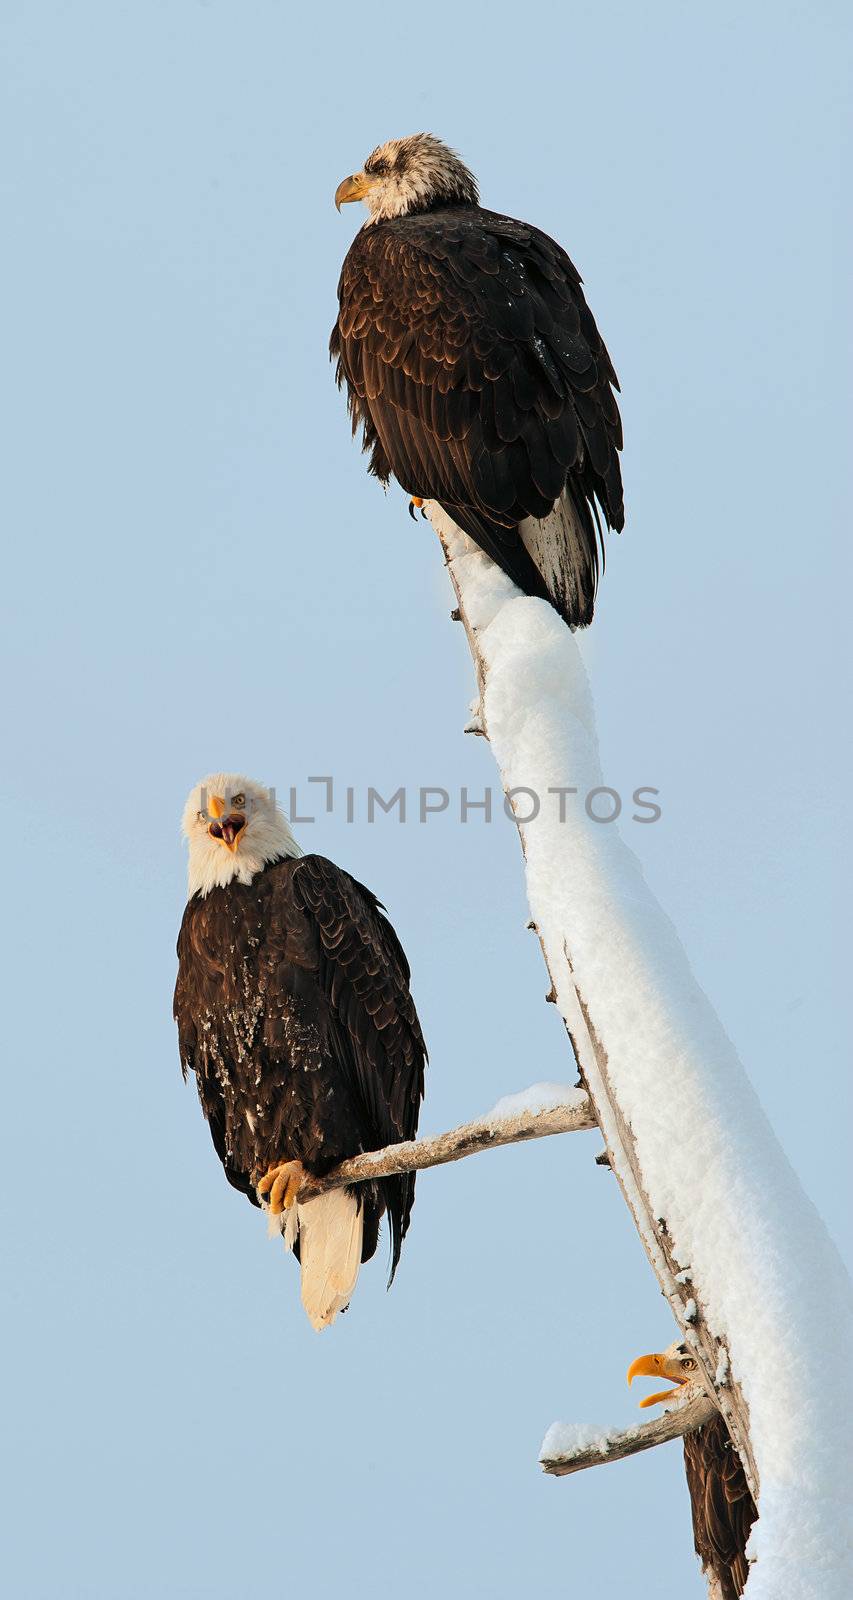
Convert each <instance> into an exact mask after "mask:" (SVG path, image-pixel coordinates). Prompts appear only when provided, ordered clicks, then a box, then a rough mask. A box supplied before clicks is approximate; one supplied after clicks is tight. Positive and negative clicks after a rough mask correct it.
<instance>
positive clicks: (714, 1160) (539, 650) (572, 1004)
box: [426, 503, 853, 1600]
mask: <svg viewBox="0 0 853 1600" xmlns="http://www.w3.org/2000/svg"><path fill="white" fill-rule="evenodd" d="M426 509H427V512H428V515H429V517H430V520H431V521H432V524H433V526H434V528H435V529H436V532H437V533H438V535H439V538H440V539H441V542H442V545H443V547H444V551H445V555H446V557H447V562H448V569H449V573H450V578H451V581H452V583H453V587H454V589H455V592H456V600H457V607H456V610H455V612H454V616H457V617H458V619H459V620H460V621H461V622H462V623H463V624H464V627H465V632H466V635H467V638H468V643H469V647H470V649H471V654H472V657H473V660H474V665H475V670H476V674H477V683H478V687H479V706H478V707H476V708H475V710H476V716H475V719H474V720H475V725H476V727H477V731H478V732H480V733H482V734H483V735H484V736H485V737H486V738H487V739H488V740H489V742H490V744H491V747H492V752H493V754H494V756H495V759H496V761H497V764H498V767H499V769H500V773H501V781H502V783H503V787H504V790H505V793H506V795H507V797H508V800H509V802H510V804H511V805H512V807H513V810H514V812H515V816H516V822H517V825H518V830H519V835H520V839H521V845H522V850H523V853H524V857H525V870H526V876H527V891H528V899H529V904H530V910H531V913H532V918H533V924H534V926H535V928H536V931H537V933H538V935H539V939H540V943H541V945H542V951H543V955H544V957H545V962H546V965H547V968H548V972H549V974H550V978H551V985H552V992H553V997H554V998H555V1000H556V1003H557V1006H558V1008H559V1010H560V1012H561V1015H562V1017H563V1019H564V1022H565V1025H566V1029H567V1032H568V1035H569V1039H570V1041H571V1045H572V1049H573V1052H574V1056H575V1060H576V1062H577V1065H578V1067H579V1069H580V1073H581V1077H582V1079H583V1082H584V1085H585V1087H586V1088H587V1090H588V1091H589V1096H590V1101H591V1103H592V1106H593V1109H594V1111H595V1115H596V1119H597V1121H598V1124H599V1127H600V1128H601V1132H602V1135H603V1137H604V1142H605V1147H606V1152H607V1157H608V1159H609V1163H610V1166H611V1168H612V1170H613V1172H614V1174H615V1175H616V1178H617V1180H618V1182H619V1185H620V1187H621V1189H622V1193H623V1195H624V1198H625V1200H626V1202H627V1204H628V1207H629V1209H630V1211H631V1214H632V1216H633V1218H634V1222H635V1224H636V1226H637V1229H638V1232H639V1234H640V1237H641V1239H642V1242H643V1245H644V1248H645V1250H646V1254H647V1256H648V1258H649V1261H650V1263H651V1265H652V1267H653V1268H654V1271H655V1273H656V1274H657V1277H658V1281H659V1283H660V1285H661V1288H662V1290H663V1292H664V1294H665V1296H666V1298H667V1299H668V1301H669V1304H670V1306H671V1308H672V1311H673V1314H674V1316H675V1319H676V1322H677V1324H678V1326H679V1329H680V1333H681V1337H682V1338H683V1339H684V1340H685V1341H687V1342H688V1343H689V1344H690V1346H691V1349H692V1352H693V1354H694V1355H695V1357H696V1361H697V1366H698V1368H699V1371H700V1374H701V1377H702V1380H703V1384H704V1387H705V1389H706V1391H707V1393H708V1395H709V1396H713V1397H714V1400H715V1403H716V1405H717V1406H718V1408H719V1410H720V1411H721V1412H722V1414H723V1416H724V1418H725V1421H726V1424H727V1426H728V1429H729V1433H730V1435H731V1437H732V1441H733V1443H734V1445H735V1447H736V1449H737V1451H738V1454H739V1455H740V1458H741V1461H742V1462H743V1466H744V1471H745V1473H746V1476H747V1480H748V1482H749V1486H750V1489H751V1490H752V1493H753V1496H754V1498H755V1500H756V1503H757V1505H758V1510H759V1521H758V1522H757V1523H756V1525H755V1527H754V1529H753V1533H752V1537H751V1541H750V1555H751V1558H752V1559H753V1560H754V1563H755V1564H754V1566H753V1567H752V1569H751V1574H750V1578H749V1583H748V1600H793V1597H794V1596H796V1600H841V1597H842V1596H844V1597H847V1596H849V1595H850V1594H853V1555H851V1551H850V1547H849V1545H848V1544H847V1543H846V1539H845V1537H844V1535H843V1533H842V1529H843V1528H844V1527H845V1526H846V1524H847V1522H848V1519H849V1517H850V1512H851V1498H853V1496H852V1495H851V1480H850V1477H849V1475H848V1473H847V1470H846V1460H847V1429H848V1426H849V1418H850V1416H851V1415H853V1363H851V1362H849V1361H847V1360H846V1359H844V1358H842V1359H841V1360H840V1361H839V1359H838V1353H839V1352H840V1351H842V1350H843V1349H846V1348H849V1347H850V1345H851V1343H853V1295H851V1288H850V1282H849V1279H848V1277H847V1275H846V1273H845V1270H844V1266H843V1264H842V1262H841V1260H840V1257H839V1256H838V1253H837V1251H836V1249H835V1247H834V1245H833V1244H832V1242H831V1241H830V1239H829V1236H828V1234H827V1232H826V1230H825V1228H824V1226H823V1224H822V1223H821V1221H820V1219H819V1217H818V1216H817V1214H816V1212H815V1210H814V1208H813V1207H812V1206H811V1204H810V1203H809V1201H808V1200H807V1199H806V1197H805V1196H804V1194H803V1192H802V1189H801V1187H800V1185H799V1182H798V1180H797V1178H796V1176H795V1174H794V1173H793V1171H792V1169H791V1167H790V1165H789V1164H788V1162H787V1160H786V1158H785V1156H784V1154H783V1152H782V1150H781V1149H780V1147H779V1145H778V1142H777V1140H776V1138H775V1136H774V1134H773V1132H772V1130H771V1128H770V1126H769V1124H768V1122H767V1120H766V1118H765V1116H764V1114H763V1112H762V1111H761V1108H760V1106H759V1105H758V1102H757V1099H756V1097H755V1094H754V1092H753V1090H752V1088H751V1086H750V1084H749V1082H748V1080H747V1078H746V1075H745V1073H744V1070H743V1067H742V1066H741V1063H740V1062H739V1060H738V1058H737V1054H736V1052H735V1050H734V1047H733V1045H732V1043H731V1041H730V1040H729V1038H728V1037H727V1035H726V1033H725V1031H724V1029H723V1027H722V1025H721V1023H720V1021H719V1019H718V1017H717V1016H716V1015H715V1013H714V1010H713V1008H712V1006H711V1005H710V1003H709V1001H708V999H707V997H706V995H705V994H704V993H703V992H702V990H701V989H700V987H699V985H698V983H697V981H696V979H695V977H694V975H693V973H692V971H691V969H690V966H689V963H688V961H687V958H686V955H685V953H684V950H683V948H682V946H681V944H680V942H679V940H678V937H677V935H676V933H675V930H674V928H673V926H672V924H671V922H670V921H669V918H668V917H667V916H666V914H665V913H664V912H663V910H662V909H661V907H660V906H659V905H658V903H657V901H656V900H655V898H654V896H653V895H652V893H651V892H650V890H649V888H648V885H647V884H646V882H645V880H644V878H643V874H642V870H641V868H640V865H639V862H638V861H637V859H636V857H635V856H634V854H633V852H632V851H631V850H630V849H629V848H628V846H627V845H626V844H625V842H624V840H623V839H622V838H621V837H620V835H619V832H618V829H617V827H616V826H615V824H613V823H609V824H602V823H595V822H592V821H590V820H589V817H588V815H587V813H586V811H585V809H584V806H583V804H581V805H580V806H574V807H573V806H571V805H566V806H565V807H563V808H559V807H557V806H553V805H545V804H544V803H543V804H540V806H539V809H538V814H537V813H536V808H535V807H534V806H533V805H532V804H531V799H530V796H531V792H532V793H533V795H534V796H536V797H540V799H544V797H545V796H547V795H548V794H549V793H550V794H551V795H552V796H553V795H558V796H559V795H561V794H567V795H568V794H578V795H589V794H590V792H591V791H593V790H595V789H601V788H602V787H603V785H604V783H605V781H606V780H605V779H604V777H603V775H602V771H601V764H600V757H599V753H598V740H597V734H596V726H595V712H594V707H593V701H592V696H591V693H590V688H589V684H588V682H587V678H586V673H585V671H584V666H583V661H582V658H581V653H580V650H579V647H578V640H577V638H576V637H575V635H573V634H572V633H571V632H570V630H569V629H568V628H566V626H565V625H564V624H563V622H562V621H561V620H560V618H559V617H558V616H557V614H556V612H555V611H554V610H553V609H552V608H551V607H550V606H549V605H547V604H546V603H545V602H544V601H541V600H536V599H532V598H529V597H527V596H523V595H521V594H519V592H518V590H517V589H516V588H515V587H514V586H513V584H512V583H510V581H509V579H507V578H506V577H505V576H504V574H503V573H501V572H500V571H499V570H498V569H497V568H496V567H495V566H494V565H493V564H492V563H491V562H490V561H489V560H488V559H487V558H486V557H485V556H484V555H482V554H481V553H480V552H479V551H478V550H476V549H475V547H474V546H473V545H472V544H471V542H470V541H469V540H468V539H467V538H466V537H465V535H464V534H463V533H461V532H460V530H459V529H458V528H457V527H456V526H455V524H454V523H453V522H451V521H450V519H449V518H448V517H447V516H446V515H445V514H444V512H442V511H441V509H440V507H438V506H437V505H435V504H434V503H430V504H429V505H428V506H427V508H426ZM792 736H793V737H795V731H794V730H792ZM528 819H529V820H528ZM709 893H713V885H709ZM819 1067H820V1064H819V1063H813V1064H810V1069H809V1070H810V1072H811V1071H813V1070H814V1071H817V1070H819ZM827 1110H828V1111H829V1112H830V1114H831V1107H828V1108H827ZM638 1331H639V1330H638ZM818 1551H819V1552H820V1558H819V1561H818V1560H816V1559H815V1553H816V1552H818Z"/></svg>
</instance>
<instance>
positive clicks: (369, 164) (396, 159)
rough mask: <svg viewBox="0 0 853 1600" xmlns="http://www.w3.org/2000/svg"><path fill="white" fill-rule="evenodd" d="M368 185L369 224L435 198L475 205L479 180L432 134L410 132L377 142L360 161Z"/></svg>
mask: <svg viewBox="0 0 853 1600" xmlns="http://www.w3.org/2000/svg"><path fill="white" fill-rule="evenodd" d="M364 173H365V175H366V176H367V177H369V178H370V179H371V187H370V188H369V189H368V190H367V192H366V194H365V195H364V203H365V205H366V206H367V209H368V211H369V212H370V216H369V218H368V222H382V221H385V220H387V219H388V218H390V217H405V216H407V215H408V214H409V212H412V211H425V210H426V209H427V208H428V207H429V206H432V205H435V204H436V202H444V203H446V204H448V205H452V204H453V203H454V202H456V203H458V204H460V205H476V204H477V200H478V191H477V180H476V178H475V177H474V174H473V173H472V172H469V170H468V168H467V167H466V165H465V163H464V161H463V160H462V157H461V156H459V155H457V153H456V151H455V150H451V148H450V146H449V145H446V144H444V143H443V142H442V140H441V139H437V138H436V137H435V135H434V134H432V133H410V134H409V135H408V136H407V138H405V139H389V140H388V141H387V142H386V143H385V144H380V145H377V147H376V149H375V150H374V151H373V152H372V154H371V155H369V156H368V158H367V160H366V161H365V163H364Z"/></svg>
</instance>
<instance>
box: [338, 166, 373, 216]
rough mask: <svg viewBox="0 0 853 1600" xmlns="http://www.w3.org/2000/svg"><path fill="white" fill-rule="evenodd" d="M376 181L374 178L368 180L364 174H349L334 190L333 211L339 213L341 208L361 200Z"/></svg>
mask: <svg viewBox="0 0 853 1600" xmlns="http://www.w3.org/2000/svg"><path fill="white" fill-rule="evenodd" d="M376 181H377V180H376V179H375V178H369V177H368V175H367V173H366V172H353V173H351V175H350V176H349V177H348V178H344V181H343V183H339V184H338V187H337V189H336V190H335V210H336V211H340V209H341V206H348V205H349V204H350V202H351V201H353V200H363V199H364V197H365V195H366V194H367V191H368V189H372V188H373V185H374V184H375V183H376Z"/></svg>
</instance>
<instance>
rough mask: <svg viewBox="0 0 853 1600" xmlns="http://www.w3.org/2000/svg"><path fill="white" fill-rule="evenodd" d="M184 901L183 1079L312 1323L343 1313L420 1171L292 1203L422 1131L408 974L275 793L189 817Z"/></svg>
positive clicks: (351, 884) (191, 803) (226, 799)
mask: <svg viewBox="0 0 853 1600" xmlns="http://www.w3.org/2000/svg"><path fill="white" fill-rule="evenodd" d="M183 831H184V833H185V835H186V838H187V840H188V841H189V900H188V902H187V907H186V910H185V912H184V917H183V921H182V923H181V930H180V934H179V936H178V979H177V985H176V988H175V1006H174V1010H175V1019H176V1021H177V1024H178V1041H179V1047H180V1056H181V1065H182V1068H183V1073H184V1077H185V1078H186V1075H187V1073H188V1072H193V1073H195V1078H196V1084H197V1087H198V1093H199V1099H200V1100H201V1105H202V1110H203V1111H204V1115H205V1117H206V1118H207V1122H208V1125H209V1127H210V1131H211V1134H212V1136H213V1143H214V1146H215V1149H216V1153H217V1155H218V1156H219V1159H220V1161H221V1162H222V1165H223V1167H224V1168H225V1175H226V1177H227V1179H228V1181H229V1183H231V1184H233V1185H234V1188H235V1189H239V1190H240V1191H241V1192H242V1193H243V1194H245V1195H246V1196H247V1197H248V1199H249V1200H251V1202H252V1204H253V1205H258V1204H261V1203H264V1204H266V1205H267V1207H268V1209H269V1211H270V1213H271V1215H272V1216H273V1217H275V1218H277V1219H278V1226H279V1227H280V1228H281V1232H282V1234H283V1236H284V1240H285V1243H286V1244H287V1245H288V1246H289V1248H290V1249H291V1250H292V1251H293V1253H294V1255H295V1256H296V1257H297V1259H298V1260H299V1262H300V1265H301V1276H302V1301H303V1304H304V1306H305V1310H306V1312H307V1313H308V1317H309V1319H310V1321H311V1323H312V1324H313V1326H314V1327H315V1328H318V1329H319V1328H324V1327H326V1326H327V1325H328V1324H329V1323H331V1322H333V1321H334V1319H335V1317H336V1315H337V1313H338V1312H339V1311H342V1310H344V1309H345V1308H346V1306H347V1304H348V1302H349V1299H350V1296H351V1294H352V1291H353V1289H354V1287H355V1281H356V1278H357V1277H358V1270H359V1266H360V1264H361V1262H362V1261H367V1260H369V1258H370V1257H371V1256H372V1255H373V1254H374V1251H375V1250H376V1244H377V1238H378V1233H379V1223H380V1220H381V1218H382V1215H383V1213H387V1216H388V1219H389V1223H390V1231H391V1279H393V1277H394V1273H395V1271H396V1268H397V1263H398V1261H399V1259H400V1247H401V1245H402V1242H403V1239H404V1237H405V1234H406V1230H407V1228H408V1226H409V1217H410V1214H411V1210H412V1202H413V1199H414V1176H413V1175H411V1174H409V1175H405V1176H399V1177H391V1178H384V1179H382V1180H381V1181H379V1182H376V1183H369V1184H368V1183H365V1184H358V1185H355V1186H353V1187H352V1188H347V1189H332V1190H329V1191H328V1192H327V1193H326V1194H323V1195H320V1196H318V1197H317V1198H315V1199H313V1200H306V1202H305V1203H304V1204H300V1201H299V1191H300V1187H301V1184H302V1182H303V1180H304V1177H305V1174H309V1175H312V1176H323V1175H324V1174H325V1173H327V1172H328V1171H329V1170H330V1168H332V1167H333V1166H335V1165H336V1164H337V1163H338V1162H339V1161H342V1160H344V1159H346V1157H348V1156H354V1155H357V1154H358V1153H359V1152H360V1151H362V1150H373V1149H380V1148H382V1147H383V1146H385V1145H387V1144H394V1143H399V1141H400V1140H403V1139H411V1138H413V1137H414V1135H415V1132H416V1131H417V1125H418V1112H419V1109H420V1102H421V1097H422V1095H423V1081H424V1062H425V1059H426V1051H425V1048H424V1041H423V1035H422V1033H421V1028H420V1023H419V1022H418V1017H417V1013H416V1011H415V1007H414V1002H413V1000H412V997H411V994H410V992H409V965H408V962H407V960H406V957H405V955H404V954H403V950H402V947H401V945H400V941H399V939H398V938H397V935H396V933H395V932H394V929H393V928H392V926H391V924H390V922H389V921H388V918H387V917H386V916H385V915H384V911H383V907H382V906H381V905H380V903H379V901H378V900H377V899H376V896H375V895H373V894H371V892H370V890H369V889H365V887H364V885H363V884H361V883H357V882H356V880H355V878H351V877H350V876H349V873H347V872H343V871H342V870H341V868H340V867H336V866H335V865H334V864H333V863H332V862H331V861H327V860H325V859H324V857H323V856H318V855H303V854H302V852H301V850H300V849H299V846H298V845H297V843H296V841H295V839H294V837H293V834H292V833H291V831H290V828H289V826H288V823H287V821H286V820H285V818H284V816H283V814H282V813H281V811H279V810H278V809H277V808H276V805H275V801H274V797H271V796H270V794H268V793H267V791H266V790H265V789H264V788H263V787H262V786H261V785H260V784H257V783H253V782H252V781H251V780H250V779H248V778H244V777H240V776H238V775H236V774H233V773H218V774H215V775H213V776H211V777H208V778H206V779H205V780H204V781H203V782H202V783H200V784H197V785H196V787H195V788H194V789H193V790H192V792H191V794H190V796H189V799H188V800H187V803H186V807H185V809H184V815H183Z"/></svg>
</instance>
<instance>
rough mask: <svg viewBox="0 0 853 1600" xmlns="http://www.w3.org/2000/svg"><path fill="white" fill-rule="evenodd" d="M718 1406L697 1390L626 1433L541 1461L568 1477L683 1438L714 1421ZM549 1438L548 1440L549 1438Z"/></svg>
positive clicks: (548, 1469)
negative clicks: (687, 1397)
mask: <svg viewBox="0 0 853 1600" xmlns="http://www.w3.org/2000/svg"><path fill="white" fill-rule="evenodd" d="M716 1409H717V1408H716V1406H715V1405H714V1402H713V1400H709V1398H708V1396H707V1395H706V1394H697V1395H695V1396H694V1397H693V1399H692V1400H685V1401H683V1402H682V1403H681V1404H680V1405H677V1406H673V1408H672V1410H671V1411H665V1412H664V1413H663V1415H662V1416H660V1417H653V1418H652V1420H651V1421H650V1422H638V1423H637V1426H636V1427H635V1428H626V1429H625V1431H624V1432H623V1433H610V1434H607V1435H606V1438H605V1441H604V1442H603V1443H600V1442H596V1443H595V1444H583V1445H580V1444H579V1445H578V1446H577V1447H576V1448H575V1449H571V1450H567V1451H566V1452H565V1453H563V1452H559V1453H557V1454H553V1455H552V1454H548V1455H541V1456H540V1457H539V1464H540V1466H541V1468H542V1471H543V1472H547V1473H549V1474H550V1475H551V1476H552V1477H554V1478H565V1477H567V1476H568V1474H569V1473H570V1472H582V1471H583V1470H584V1468H585V1467H600V1466H603V1464H604V1463H605V1461H621V1460H623V1459H624V1457H625V1456H633V1455H636V1454H637V1453H638V1451H640V1450H651V1449H652V1448H653V1446H654V1445H656V1444H668V1443H669V1441H670V1440H671V1439H680V1438H681V1437H682V1436H683V1435H684V1434H685V1433H695V1432H696V1429H697V1428H702V1427H704V1426H705V1423H706V1422H710V1420H711V1418H712V1417H713V1416H714V1415H715V1413H716ZM545 1442H546V1444H547V1442H548V1441H547V1439H546V1441H545ZM543 1449H544V1446H543Z"/></svg>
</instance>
